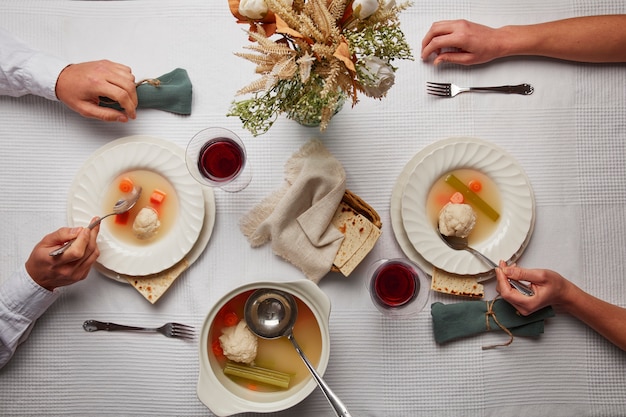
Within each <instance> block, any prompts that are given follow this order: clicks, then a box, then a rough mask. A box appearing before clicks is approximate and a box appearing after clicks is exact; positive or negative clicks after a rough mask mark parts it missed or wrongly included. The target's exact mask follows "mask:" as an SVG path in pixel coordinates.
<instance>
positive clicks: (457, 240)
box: [437, 230, 535, 297]
mask: <svg viewBox="0 0 626 417" xmlns="http://www.w3.org/2000/svg"><path fill="white" fill-rule="evenodd" d="M437 231H439V230H437ZM439 236H441V239H442V240H443V241H444V242H446V244H447V245H448V246H450V247H451V248H452V249H454V250H466V251H468V252H470V253H472V254H474V256H476V257H478V258H480V259H482V260H483V261H484V262H485V263H487V265H489V266H491V267H492V268H494V269H495V268H497V267H498V265H497V264H496V263H495V262H494V261H492V260H491V259H489V258H487V257H486V256H485V255H483V254H482V253H480V252H479V251H477V250H476V249H474V248H472V247H471V246H469V245H468V244H467V238H465V237H459V236H446V235H444V234H443V233H441V232H439ZM508 280H509V284H511V287H513V288H515V289H516V290H517V291H519V292H521V293H522V294H524V295H527V296H529V297H530V296H532V295H535V292H534V291H533V290H532V289H531V288H530V287H529V286H527V285H524V284H522V283H521V282H519V281H515V280H514V279H511V278H508Z"/></svg>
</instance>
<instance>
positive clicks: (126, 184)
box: [118, 177, 135, 193]
mask: <svg viewBox="0 0 626 417" xmlns="http://www.w3.org/2000/svg"><path fill="white" fill-rule="evenodd" d="M118 187H119V189H120V191H121V192H123V193H130V192H131V191H133V188H135V184H133V180H131V179H130V178H128V177H124V178H122V179H121V180H120V183H119V185H118Z"/></svg>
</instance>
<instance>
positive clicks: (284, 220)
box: [240, 139, 346, 283]
mask: <svg viewBox="0 0 626 417" xmlns="http://www.w3.org/2000/svg"><path fill="white" fill-rule="evenodd" d="M285 180H286V181H285V184H284V185H283V186H282V187H281V188H280V189H278V190H276V191H275V192H274V193H272V194H271V195H269V196H268V197H266V198H265V199H264V200H263V201H261V203H259V204H258V205H257V206H256V207H254V208H253V209H252V210H251V211H250V212H249V213H247V214H246V215H245V216H244V217H243V218H242V219H241V222H240V227H241V231H242V232H243V234H244V235H245V236H246V237H247V238H248V241H249V242H250V244H251V245H252V247H258V246H261V245H264V244H265V243H267V242H268V241H271V242H272V250H273V251H274V253H275V254H277V255H279V256H281V257H282V258H284V259H285V260H287V261H288V262H291V263H292V264H293V265H295V266H297V267H298V268H300V269H301V270H302V272H303V273H304V275H306V277H307V278H308V279H310V280H311V281H313V282H315V283H317V282H319V281H320V280H321V279H322V277H323V276H324V275H326V274H327V273H328V272H329V271H330V268H331V267H332V264H333V261H334V259H335V255H337V251H338V250H339V246H340V245H341V241H342V239H343V235H342V234H341V232H340V231H339V230H338V229H337V228H335V227H334V226H333V224H332V218H333V215H334V214H335V210H337V207H338V206H339V202H340V201H341V198H342V197H343V194H344V192H345V189H346V174H345V171H344V170H343V167H342V166H341V163H340V162H339V161H338V160H337V159H335V157H334V156H333V155H332V154H331V153H330V152H329V151H328V150H327V149H326V148H325V147H324V145H323V144H322V142H321V141H320V140H318V139H313V140H311V141H309V142H307V143H306V144H305V145H304V146H302V148H301V149H300V150H299V151H298V152H296V153H295V154H294V155H292V157H291V158H290V159H289V160H288V161H287V163H286V165H285Z"/></svg>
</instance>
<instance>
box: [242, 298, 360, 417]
mask: <svg viewBox="0 0 626 417" xmlns="http://www.w3.org/2000/svg"><path fill="white" fill-rule="evenodd" d="M244 317H245V320H246V325H247V326H248V328H249V329H250V331H251V332H252V333H254V334H256V335H257V336H259V337H262V338H264V339H277V338H279V337H283V336H286V337H287V339H289V341H290V342H291V344H292V345H293V347H294V348H295V349H296V352H298V354H299V355H300V357H301V358H302V360H303V361H304V364H305V365H306V367H307V368H308V369H309V371H310V372H311V375H312V376H313V378H314V379H315V382H317V385H318V386H319V387H320V389H321V390H322V392H323V393H324V395H325V396H326V399H327V400H328V402H329V403H330V405H331V406H332V407H333V408H334V409H335V413H336V414H337V416H339V417H350V416H351V414H350V413H349V412H348V410H347V409H346V407H345V405H343V403H342V402H341V400H340V399H339V398H338V397H337V396H336V395H335V394H334V393H333V392H332V390H331V389H330V387H329V386H328V385H327V384H326V382H324V380H323V379H322V377H321V376H320V375H319V374H318V373H317V371H316V370H315V368H314V367H313V365H312V364H311V362H309V360H308V359H307V357H306V355H305V354H304V352H303V351H302V349H300V346H299V345H298V343H297V342H296V339H295V338H294V337H293V326H294V324H295V323H296V318H297V317H298V305H297V304H296V300H295V299H294V298H293V296H292V295H291V294H288V293H286V292H284V291H279V290H272V289H260V290H256V291H255V292H254V293H253V294H252V295H251V296H250V297H249V298H248V300H247V301H246V305H245V307H244Z"/></svg>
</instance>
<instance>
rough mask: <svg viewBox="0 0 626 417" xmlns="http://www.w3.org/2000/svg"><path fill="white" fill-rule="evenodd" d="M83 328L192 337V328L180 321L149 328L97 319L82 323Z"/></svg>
mask: <svg viewBox="0 0 626 417" xmlns="http://www.w3.org/2000/svg"><path fill="white" fill-rule="evenodd" d="M83 329H85V330H86V331H88V332H95V331H98V330H106V331H109V332H110V331H116V330H126V331H135V332H146V333H153V332H154V333H161V334H162V335H164V336H166V337H172V338H175V339H193V338H194V329H193V327H191V326H187V325H185V324H180V323H165V324H164V325H163V326H161V327H156V328H151V327H136V326H125V325H123V324H116V323H105V322H102V321H97V320H87V321H85V322H84V323H83Z"/></svg>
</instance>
